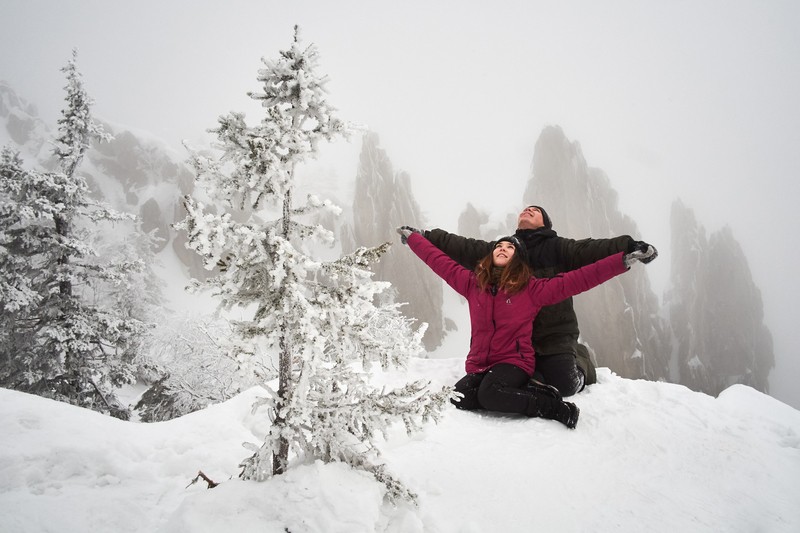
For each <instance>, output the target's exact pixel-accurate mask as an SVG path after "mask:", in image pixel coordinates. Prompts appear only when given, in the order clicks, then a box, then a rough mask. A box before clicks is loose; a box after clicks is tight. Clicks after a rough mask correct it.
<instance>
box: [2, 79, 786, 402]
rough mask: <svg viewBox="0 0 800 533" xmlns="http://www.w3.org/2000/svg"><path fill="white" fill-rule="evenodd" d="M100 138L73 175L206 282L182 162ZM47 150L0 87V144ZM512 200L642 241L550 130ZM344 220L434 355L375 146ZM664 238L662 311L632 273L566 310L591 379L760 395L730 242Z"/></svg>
mask: <svg viewBox="0 0 800 533" xmlns="http://www.w3.org/2000/svg"><path fill="white" fill-rule="evenodd" d="M104 127H105V129H106V131H108V132H110V133H112V134H113V135H114V140H112V141H111V142H109V143H104V144H99V145H96V146H94V147H93V149H92V150H89V151H88V152H87V156H86V161H85V162H84V164H83V166H82V167H81V172H82V173H83V174H84V175H85V177H86V178H87V180H88V182H89V183H90V184H91V187H92V190H93V194H95V195H96V197H97V198H98V199H102V200H104V201H106V202H108V203H110V204H111V205H112V206H114V207H115V208H116V209H118V210H120V211H126V212H130V213H134V214H137V215H139V217H140V220H141V228H142V229H143V230H144V231H151V230H152V231H155V234H156V235H157V236H159V237H161V238H162V239H163V241H162V242H161V244H160V245H159V246H160V250H161V251H162V253H174V254H175V256H176V257H177V258H178V259H179V264H180V265H182V268H183V270H184V275H186V276H187V277H203V276H204V275H205V272H206V271H205V270H204V269H203V267H202V265H201V263H200V261H199V259H198V257H197V256H196V255H195V254H193V253H191V252H190V251H189V250H187V249H186V248H185V247H184V236H183V235H181V234H177V233H176V232H175V231H174V230H173V229H172V228H171V226H170V225H171V224H172V223H174V222H176V221H178V220H181V219H183V217H184V211H183V206H182V204H181V198H182V196H183V195H184V194H188V193H190V192H192V190H193V188H194V181H193V175H192V172H191V170H190V168H189V167H188V166H187V165H186V164H185V163H184V159H185V157H184V155H183V154H176V153H175V152H173V151H172V150H170V149H169V148H168V147H166V146H164V145H163V144H162V143H160V142H158V141H156V140H154V139H150V138H147V137H146V135H143V134H142V133H139V132H137V133H134V132H131V131H128V130H126V129H125V128H123V127H119V126H114V125H111V124H104ZM51 138H52V134H51V130H50V128H48V126H47V125H46V124H45V123H44V122H43V121H42V120H41V119H40V118H39V117H38V115H37V111H36V107H35V106H34V105H32V104H30V103H29V102H26V101H25V100H24V99H22V98H20V97H19V96H18V95H17V94H16V93H15V92H14V91H13V89H11V88H10V87H9V86H7V85H6V84H3V83H0V144H2V145H3V146H6V145H8V146H11V147H12V148H15V149H18V150H20V152H21V155H22V156H23V158H24V159H25V160H26V161H27V162H28V163H34V164H36V165H41V167H43V168H45V169H49V168H52V166H53V164H54V160H53V157H52V153H51V151H52V147H51V145H50V141H49V139H51ZM520 194H521V198H522V201H521V205H529V204H537V205H542V206H543V207H545V209H546V210H547V212H548V214H549V215H550V217H551V219H552V220H553V228H554V229H555V230H556V231H557V232H558V234H559V235H560V236H562V237H569V238H575V239H581V238H586V237H592V238H605V237H612V236H617V235H621V234H628V235H631V236H633V237H634V238H636V239H641V238H642V237H643V236H641V235H639V231H638V229H637V226H636V223H635V221H634V220H632V219H631V218H630V217H628V216H626V215H625V214H624V213H622V212H621V211H620V209H619V207H618V196H617V192H616V191H615V190H614V188H613V187H612V186H611V184H610V181H609V179H608V177H607V176H606V175H605V173H604V172H603V171H602V170H599V169H596V168H591V167H589V166H588V164H587V163H586V160H585V158H584V156H583V154H582V151H581V148H580V145H579V144H578V143H577V142H571V141H570V140H568V139H567V137H566V136H565V135H564V133H563V131H562V130H561V128H559V127H555V126H553V127H547V128H545V129H544V130H543V131H542V132H541V135H540V137H539V139H538V140H537V142H536V145H535V147H534V155H533V161H532V165H531V173H530V177H529V180H528V182H527V183H526V185H525V188H524V190H523V191H520ZM344 203H345V204H346V203H347V202H346V201H345V202H344ZM348 210H349V212H348ZM345 211H346V215H347V216H345V217H342V218H343V221H342V220H324V221H320V222H321V223H322V224H323V225H325V226H326V227H329V228H331V229H335V230H336V231H337V233H338V234H339V235H340V239H341V249H342V250H343V251H345V252H348V251H352V250H354V249H355V248H356V247H358V246H376V245H378V244H380V243H382V242H385V241H387V240H388V241H392V242H393V243H394V244H395V245H394V246H393V247H392V248H391V249H390V251H389V252H388V253H387V254H386V255H385V256H384V258H383V259H382V260H381V261H380V262H379V263H378V264H377V265H375V266H374V270H375V279H380V280H386V281H389V282H391V283H392V286H393V292H392V298H393V299H394V301H398V302H407V305H405V306H404V308H403V310H404V313H405V314H406V315H407V316H410V317H413V318H416V319H418V320H420V321H424V322H427V323H428V330H427V332H426V335H425V338H424V343H425V346H426V348H427V349H428V350H429V351H432V350H434V349H435V348H436V347H438V346H440V345H441V343H442V341H443V339H444V338H445V337H446V335H447V332H448V330H451V329H455V328H456V325H455V324H454V323H453V322H452V321H450V320H449V319H447V318H446V317H445V316H444V310H443V287H442V283H441V280H439V278H438V277H436V276H435V275H434V274H433V273H432V272H430V270H429V269H428V268H427V267H425V266H424V265H423V264H422V263H421V262H420V261H418V260H417V259H416V258H415V257H414V256H413V254H410V253H407V250H403V249H402V248H400V245H399V242H397V236H396V233H395V231H394V230H395V228H396V227H397V226H400V225H403V224H418V225H419V226H420V227H422V228H426V224H427V223H426V221H425V218H424V216H423V214H422V211H421V209H420V207H419V205H418V204H417V202H416V200H415V197H414V193H413V191H412V187H411V180H410V177H409V175H408V174H407V173H405V172H402V171H396V170H395V169H394V168H393V165H392V162H391V160H390V158H389V156H388V154H387V153H386V151H385V150H384V149H383V148H382V147H381V145H380V139H379V136H378V135H377V134H376V133H367V134H365V135H364V137H363V141H362V148H361V153H360V156H359V164H358V170H357V173H356V176H355V187H354V195H353V198H352V206H345ZM516 216H517V215H516V213H508V214H507V215H506V216H505V217H504V218H503V217H496V216H495V217H489V216H488V214H486V213H484V212H481V211H480V210H479V209H477V208H476V207H475V206H473V205H471V204H468V205H467V206H465V209H464V211H463V212H462V214H461V216H460V217H459V220H458V228H457V232H458V233H459V234H461V235H464V236H469V237H476V238H484V239H487V240H491V239H495V238H497V237H498V236H500V235H504V234H508V233H510V232H512V231H513V228H514V227H515V226H516ZM490 220H494V221H495V222H490ZM498 220H500V221H502V222H497V221H498ZM426 229H429V228H426ZM671 233H672V243H671V254H669V255H667V254H665V253H664V250H662V253H661V257H660V258H659V259H657V260H658V261H669V262H670V265H671V275H670V281H669V288H668V290H667V291H666V292H665V295H664V301H663V304H661V303H660V302H659V298H658V297H657V296H656V294H655V293H654V292H653V289H652V288H651V283H650V280H649V278H648V273H647V268H646V267H643V268H634V269H632V270H631V272H629V273H628V274H626V275H625V276H620V277H618V278H616V279H614V280H612V281H610V282H608V283H605V284H603V285H601V286H600V287H597V288H595V289H593V290H592V291H589V292H588V293H585V294H582V295H579V296H577V297H576V298H575V308H576V312H577V314H578V319H579V323H580V328H581V334H582V337H581V339H582V341H583V342H585V343H586V344H588V345H589V346H590V348H591V349H592V351H593V353H594V356H595V358H596V360H597V364H598V365H599V366H606V367H609V368H610V369H611V370H613V371H614V372H616V373H617V374H619V375H620V376H623V377H628V378H645V379H650V380H663V381H670V382H673V383H680V384H684V385H686V386H688V387H690V388H692V389H694V390H697V391H702V392H706V393H708V394H714V395H716V394H718V393H719V392H720V391H721V390H723V389H725V388H726V387H728V386H730V385H732V384H735V383H743V384H747V385H750V386H752V387H754V388H756V389H757V390H760V391H762V392H768V390H769V382H768V374H769V371H770V370H771V369H772V368H773V367H774V366H775V356H774V353H773V346H772V336H771V334H770V332H769V330H768V328H767V327H766V325H765V324H764V322H763V320H764V310H763V303H762V300H761V294H760V291H759V289H758V287H756V286H755V284H754V282H753V279H752V275H751V273H750V269H749V267H748V264H747V258H746V257H745V256H744V253H743V251H742V249H741V247H740V246H739V244H738V242H737V241H736V239H735V237H734V236H733V233H732V231H731V230H730V228H725V229H723V230H722V231H720V232H717V233H714V234H712V235H711V236H710V237H707V236H706V234H705V230H704V229H703V228H702V226H700V225H699V224H698V223H697V221H696V218H695V215H694V212H693V211H692V210H691V209H690V208H688V207H686V206H684V205H683V204H682V203H681V202H679V201H678V202H676V203H675V204H674V205H673V209H672V217H671ZM656 244H657V243H656ZM462 326H463V327H467V325H462Z"/></svg>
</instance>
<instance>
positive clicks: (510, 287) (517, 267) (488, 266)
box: [475, 248, 533, 294]
mask: <svg viewBox="0 0 800 533" xmlns="http://www.w3.org/2000/svg"><path fill="white" fill-rule="evenodd" d="M493 255H494V248H492V251H491V252H489V253H488V254H487V255H486V257H484V258H483V259H481V260H480V261H479V262H478V266H476V267H475V277H477V278H478V287H480V289H481V290H485V289H486V288H487V287H489V286H490V285H491V284H492V269H493V268H494V261H493ZM532 276H533V271H532V270H531V267H529V266H528V263H527V262H526V261H524V260H523V259H522V258H521V254H518V253H517V250H516V248H515V249H514V255H513V256H511V260H510V261H509V262H508V264H506V266H505V267H503V273H502V274H501V275H500V281H499V282H498V284H497V286H498V288H499V289H501V290H503V291H505V292H506V293H507V294H516V293H518V292H520V291H521V290H522V289H524V288H525V286H526V285H528V282H529V281H530V279H531V277H532Z"/></svg>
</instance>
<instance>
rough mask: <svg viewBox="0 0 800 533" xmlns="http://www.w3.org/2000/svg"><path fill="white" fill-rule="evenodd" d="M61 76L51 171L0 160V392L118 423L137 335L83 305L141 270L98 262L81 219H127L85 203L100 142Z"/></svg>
mask: <svg viewBox="0 0 800 533" xmlns="http://www.w3.org/2000/svg"><path fill="white" fill-rule="evenodd" d="M76 58H77V53H76V52H75V51H73V56H72V60H71V61H70V62H69V63H68V64H67V66H66V67H64V68H63V69H62V70H63V72H64V73H65V74H66V77H67V86H66V87H65V90H66V93H67V94H66V107H65V108H64V110H62V117H61V119H60V120H59V121H58V124H59V127H58V136H57V138H56V140H55V149H54V154H55V156H56V159H57V162H58V170H56V171H54V172H38V171H32V170H24V169H23V168H22V165H21V161H20V159H19V156H18V155H14V154H12V153H10V152H8V151H5V152H4V153H3V157H2V171H1V173H2V181H0V201H1V202H2V205H0V247H2V249H0V286H2V287H3V289H2V290H3V291H4V296H5V293H6V292H7V293H8V294H10V298H9V299H8V300H6V298H5V297H4V298H3V303H2V304H0V314H2V320H3V322H4V323H3V325H4V326H9V328H10V329H9V330H8V331H6V332H5V334H4V337H3V341H4V343H3V346H2V350H3V355H2V357H0V363H2V365H3V367H2V368H0V380H2V384H3V386H6V387H9V388H15V389H20V390H26V391H29V392H33V393H36V394H40V395H42V396H46V397H51V398H55V399H58V400H62V401H67V402H69V403H73V404H76V405H81V406H84V407H89V408H91V409H94V410H98V411H101V412H106V413H110V414H113V415H114V416H118V417H121V418H125V417H127V409H126V408H125V407H124V406H121V405H119V402H118V401H117V400H116V397H115V395H114V387H116V386H119V385H121V384H122V383H125V382H129V381H131V379H132V377H133V373H132V368H133V367H132V365H131V364H130V363H128V362H125V361H123V359H122V358H121V353H122V352H123V351H124V348H123V347H124V346H127V345H129V344H130V343H131V341H132V338H133V337H135V336H137V335H140V334H141V332H142V326H141V323H140V322H139V321H137V320H133V319H125V318H123V317H120V316H119V314H118V313H117V312H116V310H115V309H114V308H113V307H112V306H108V307H106V306H103V305H102V304H101V303H97V302H92V301H90V299H89V296H91V292H92V288H93V286H94V284H95V283H96V282H97V280H105V281H107V282H113V283H116V282H120V281H122V280H123V279H124V278H125V276H126V275H127V274H128V273H130V272H132V271H135V270H137V269H140V268H141V266H142V265H141V262H140V261H137V260H133V261H125V262H122V263H117V264H102V265H99V264H97V262H96V261H91V260H90V258H91V257H92V256H94V255H95V251H94V249H93V248H92V246H91V244H90V243H91V238H90V232H89V226H90V224H89V223H96V222H98V221H101V220H110V221H119V220H125V219H132V218H133V217H132V216H130V215H123V214H120V213H116V212H114V211H112V210H110V209H108V208H107V207H105V206H103V205H101V204H99V203H97V202H95V201H93V200H92V199H91V197H90V191H89V187H88V185H87V183H86V180H85V179H84V177H83V176H81V175H80V174H79V173H78V168H79V166H80V164H81V161H82V160H83V157H84V154H85V153H86V151H87V150H88V149H89V147H90V143H91V142H92V141H93V140H104V139H107V138H108V136H107V135H106V134H105V133H103V131H102V129H101V128H100V126H99V125H98V124H96V123H95V122H94V120H93V119H92V116H91V113H90V106H91V103H92V102H91V99H90V98H89V96H88V95H87V93H86V91H85V90H84V88H83V83H82V81H81V76H80V73H79V72H78V70H77V67H76Z"/></svg>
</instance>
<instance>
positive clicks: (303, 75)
mask: <svg viewBox="0 0 800 533" xmlns="http://www.w3.org/2000/svg"><path fill="white" fill-rule="evenodd" d="M263 62H264V68H263V69H261V70H260V71H259V77H258V81H259V82H261V83H262V84H263V85H262V91H261V92H260V93H250V97H251V98H253V99H255V100H258V101H260V102H261V103H262V106H263V108H264V111H265V116H264V117H263V118H262V120H261V121H260V123H259V124H258V125H256V126H252V127H250V126H248V125H247V124H246V123H245V120H244V115H243V114H240V113H230V114H229V115H227V116H223V117H220V119H219V126H218V127H217V128H215V129H214V130H211V132H212V133H214V134H216V136H217V139H218V144H217V146H216V148H218V149H219V150H220V151H221V156H220V157H219V158H212V157H207V156H203V155H201V154H199V153H197V152H193V153H192V157H191V163H192V164H193V166H194V168H195V171H196V173H197V178H198V182H199V183H198V184H199V185H201V189H203V188H205V189H206V190H207V191H208V193H209V196H210V197H211V198H215V199H224V206H223V207H222V209H223V212H221V214H216V210H214V209H211V208H210V207H207V206H206V205H204V204H203V203H202V202H200V201H198V200H197V199H196V198H193V197H186V199H185V207H186V210H187V212H188V215H187V217H186V219H185V220H184V221H183V222H182V223H181V224H180V225H179V227H180V228H182V229H185V230H186V231H187V233H188V243H187V246H188V247H189V248H191V249H193V250H195V251H196V252H197V253H198V254H200V255H201V256H202V257H203V259H204V261H205V265H206V268H208V269H209V270H212V269H214V268H215V267H216V268H218V270H217V272H216V274H215V275H213V276H212V277H210V278H209V279H208V280H207V281H206V282H205V283H204V285H207V286H210V287H212V288H213V290H214V293H215V294H216V295H217V296H218V297H219V298H220V300H221V302H220V306H221V308H222V309H232V308H238V309H239V310H243V309H247V310H250V312H251V313H252V318H251V319H249V320H241V321H238V322H235V323H234V326H235V327H236V331H237V333H238V338H239V340H240V341H241V343H242V348H241V349H242V352H243V353H248V352H249V351H250V350H252V347H253V345H254V344H257V343H260V344H262V345H263V346H265V347H266V348H267V349H269V350H272V351H274V352H277V357H278V360H279V361H278V387H277V391H273V397H272V398H271V399H268V400H265V401H264V402H263V403H266V404H268V405H269V407H270V413H271V416H272V419H273V424H272V429H271V431H270V433H269V435H267V437H266V439H265V442H264V443H263V444H262V445H261V446H255V445H250V446H251V449H252V450H253V452H254V453H253V455H252V456H251V457H249V458H248V459H246V460H245V461H244V462H243V464H242V467H243V471H242V477H243V478H246V479H264V478H266V477H268V476H269V475H277V474H281V473H283V472H285V471H286V469H287V468H288V466H289V462H290V455H291V458H292V459H293V460H297V461H308V460H313V459H322V460H325V461H344V462H346V463H348V464H350V465H352V466H354V467H356V468H360V469H364V470H367V471H370V472H372V473H373V474H374V475H375V476H376V478H377V479H379V480H380V481H381V482H383V483H384V484H385V485H386V487H387V491H388V492H387V494H388V495H389V497H390V498H397V497H407V498H412V499H413V494H412V493H411V492H410V491H408V490H407V489H405V488H404V487H403V486H402V484H401V483H400V482H399V481H398V480H397V479H395V478H394V477H393V476H392V475H390V474H389V473H388V472H386V471H385V469H384V468H383V467H382V466H381V465H379V464H377V462H376V461H375V459H376V456H377V451H376V448H375V446H374V440H373V439H374V437H375V436H376V434H381V433H383V432H384V431H385V430H386V429H387V428H388V427H389V426H390V425H391V424H392V423H393V422H395V421H400V420H402V422H403V423H404V424H405V427H406V429H407V431H409V432H413V431H415V430H418V429H420V427H421V425H422V424H423V423H424V422H426V421H427V420H428V419H431V418H432V419H436V418H437V416H438V413H439V412H440V410H441V409H442V407H443V406H444V405H445V403H446V401H447V398H448V397H449V396H450V390H449V389H447V388H445V389H442V390H441V391H438V392H431V391H428V390H427V385H428V384H427V383H425V382H419V381H418V382H414V383H410V384H407V385H406V386H404V387H401V388H399V389H397V390H392V391H390V392H385V391H379V390H375V389H373V388H371V387H370V385H369V382H368V381H369V376H370V374H369V369H370V363H371V362H373V361H379V362H380V363H381V365H382V366H384V367H388V366H389V365H401V364H402V363H403V362H405V361H406V360H407V358H408V357H409V356H410V355H414V354H417V353H419V352H420V351H421V349H422V346H421V342H420V339H421V336H422V333H423V331H424V328H417V329H416V330H415V329H414V328H413V327H412V324H411V321H410V320H408V319H406V318H404V317H403V316H402V314H401V313H400V311H399V309H398V307H397V306H383V307H376V306H375V305H374V304H373V301H374V300H375V297H376V295H378V294H379V293H380V292H382V291H383V290H384V289H385V288H386V287H387V286H388V284H386V283H381V282H375V281H372V279H371V272H369V270H368V269H367V268H368V265H369V264H370V263H371V262H374V261H375V260H377V258H378V257H380V255H381V254H382V253H383V252H384V251H385V250H386V249H387V246H388V244H386V245H383V246H380V247H378V248H373V249H365V248H361V249H359V250H357V251H356V252H354V253H353V254H350V255H347V256H344V257H341V258H339V259H337V260H334V261H327V262H326V261H318V260H315V259H314V258H312V257H311V256H310V255H309V254H310V253H311V252H309V251H308V250H309V248H308V247H309V245H310V244H311V243H319V242H322V243H328V244H332V243H333V235H332V233H331V232H330V231H328V230H326V229H325V228H323V227H322V226H320V225H311V224H310V223H309V222H308V221H307V219H308V217H309V216H311V215H314V214H319V213H320V211H321V210H331V211H333V212H335V213H336V214H338V212H339V210H338V208H335V207H334V206H332V205H331V204H330V202H327V201H321V200H319V199H318V198H316V197H315V196H309V197H308V198H307V199H306V201H305V202H304V203H300V204H295V201H294V198H293V192H294V188H295V168H296V167H297V165H298V164H301V163H302V162H303V161H305V160H307V159H308V158H309V157H312V156H315V155H316V153H317V145H318V143H319V142H320V141H331V140H333V139H334V138H336V137H337V136H339V135H346V134H347V133H348V131H347V126H346V125H345V124H344V123H343V122H342V121H341V120H339V119H338V118H336V117H335V116H334V111H335V110H334V109H333V108H332V107H331V106H330V105H329V104H328V102H327V101H326V99H325V96H326V91H325V88H324V85H325V82H326V79H325V78H324V77H322V76H320V75H319V74H318V73H317V62H318V56H317V50H316V48H315V47H314V46H313V45H311V46H308V47H307V48H302V47H301V43H300V38H299V31H298V28H297V27H295V34H294V41H293V43H292V46H291V48H290V49H288V50H285V51H281V52H280V55H279V57H278V59H277V60H274V61H272V60H267V59H264V60H263ZM265 385H266V384H265ZM270 390H271V389H270Z"/></svg>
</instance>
